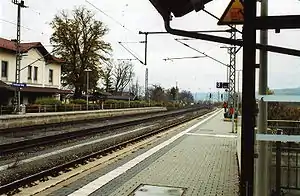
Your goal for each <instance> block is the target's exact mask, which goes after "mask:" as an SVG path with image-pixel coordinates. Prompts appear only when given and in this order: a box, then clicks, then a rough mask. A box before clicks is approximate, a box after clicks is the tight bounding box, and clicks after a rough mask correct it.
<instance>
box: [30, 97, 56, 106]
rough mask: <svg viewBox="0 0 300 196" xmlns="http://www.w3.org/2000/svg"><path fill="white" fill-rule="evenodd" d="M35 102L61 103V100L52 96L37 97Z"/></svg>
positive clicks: (44, 103)
mask: <svg viewBox="0 0 300 196" xmlns="http://www.w3.org/2000/svg"><path fill="white" fill-rule="evenodd" d="M35 104H38V105H61V101H60V100H57V99H55V98H52V97H41V98H37V99H36V101H35Z"/></svg>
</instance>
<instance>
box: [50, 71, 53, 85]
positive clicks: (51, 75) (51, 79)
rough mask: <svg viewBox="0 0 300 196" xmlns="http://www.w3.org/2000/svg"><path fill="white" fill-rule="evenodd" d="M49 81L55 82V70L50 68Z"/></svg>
mask: <svg viewBox="0 0 300 196" xmlns="http://www.w3.org/2000/svg"><path fill="white" fill-rule="evenodd" d="M49 82H50V83H52V82H53V70H52V69H49Z"/></svg>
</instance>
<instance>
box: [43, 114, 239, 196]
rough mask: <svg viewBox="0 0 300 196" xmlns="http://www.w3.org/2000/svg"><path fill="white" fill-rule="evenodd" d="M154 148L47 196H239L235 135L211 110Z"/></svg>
mask: <svg viewBox="0 0 300 196" xmlns="http://www.w3.org/2000/svg"><path fill="white" fill-rule="evenodd" d="M180 129H181V130H180V131H178V132H176V134H175V133H174V135H171V136H170V137H169V138H166V139H165V140H164V141H161V142H160V143H157V144H155V145H149V146H148V147H145V148H143V149H140V150H139V151H137V152H134V153H132V154H130V155H128V156H126V157H124V158H122V159H120V160H119V161H116V162H114V163H112V164H109V165H107V166H105V167H103V168H102V169H100V170H98V171H94V172H91V173H89V174H88V175H85V176H83V177H80V178H78V179H76V180H74V181H73V182H72V183H70V184H64V185H63V186H61V187H60V188H58V189H56V190H54V191H53V192H51V193H49V194H47V195H55V196H58V195H61V196H64V195H69V196H85V195H91V196H123V195H124V196H127V195H128V196H129V195H130V196H133V195H135V196H150V195H151V196H153V195H166V196H167V195H173V196H175V195H176V196H180V195H183V194H184V195H185V196H196V195H198V196H235V195H239V176H238V161H237V156H236V149H237V148H236V145H237V135H236V134H233V133H231V123H228V122H224V121H223V112H221V110H217V111H214V112H212V113H209V114H207V115H205V116H203V117H200V118H198V119H195V120H194V121H193V123H192V124H191V123H190V124H188V126H182V127H181V128H180Z"/></svg>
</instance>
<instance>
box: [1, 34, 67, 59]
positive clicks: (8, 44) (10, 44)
mask: <svg viewBox="0 0 300 196" xmlns="http://www.w3.org/2000/svg"><path fill="white" fill-rule="evenodd" d="M0 48H2V49H5V50H9V51H12V52H16V50H17V48H16V44H15V42H14V41H11V40H7V39H4V38H1V37H0ZM32 48H36V49H38V50H39V51H40V52H41V53H42V55H43V56H45V55H47V54H49V53H48V51H47V50H46V48H45V47H44V46H43V44H41V42H30V43H21V44H20V49H21V53H26V52H28V51H29V50H30V49H32ZM45 60H46V61H47V62H49V63H64V61H63V60H62V59H59V58H57V57H54V56H53V55H47V56H45Z"/></svg>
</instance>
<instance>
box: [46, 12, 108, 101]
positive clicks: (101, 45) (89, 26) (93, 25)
mask: <svg viewBox="0 0 300 196" xmlns="http://www.w3.org/2000/svg"><path fill="white" fill-rule="evenodd" d="M50 25H51V27H52V29H53V30H54V33H53V34H52V36H51V39H50V41H51V44H53V45H54V51H56V52H55V53H56V54H57V55H58V56H59V57H61V58H63V59H64V61H65V64H64V65H63V66H62V81H63V84H64V85H65V86H67V85H68V86H71V87H73V88H74V89H75V94H74V97H75V98H79V97H81V95H82V93H83V91H85V89H86V87H85V85H86V75H87V74H86V72H85V70H86V69H89V70H91V72H90V73H89V74H90V75H89V76H90V77H89V78H90V80H89V81H90V83H89V86H90V88H91V89H94V88H95V87H96V86H97V82H98V80H99V78H100V71H101V69H100V59H102V60H103V61H107V60H108V59H107V58H106V57H105V54H107V53H109V52H110V51H111V46H110V44H109V43H107V42H105V41H104V40H103V36H104V35H105V34H107V32H108V29H107V28H106V27H105V26H104V24H103V23H102V22H101V21H98V20H96V19H95V17H94V14H93V13H92V12H91V11H90V10H87V9H86V8H84V7H80V8H75V9H74V10H73V11H72V14H68V12H67V11H65V10H63V11H60V12H59V13H58V14H57V15H56V16H55V17H54V19H53V21H52V22H51V24H50Z"/></svg>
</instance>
